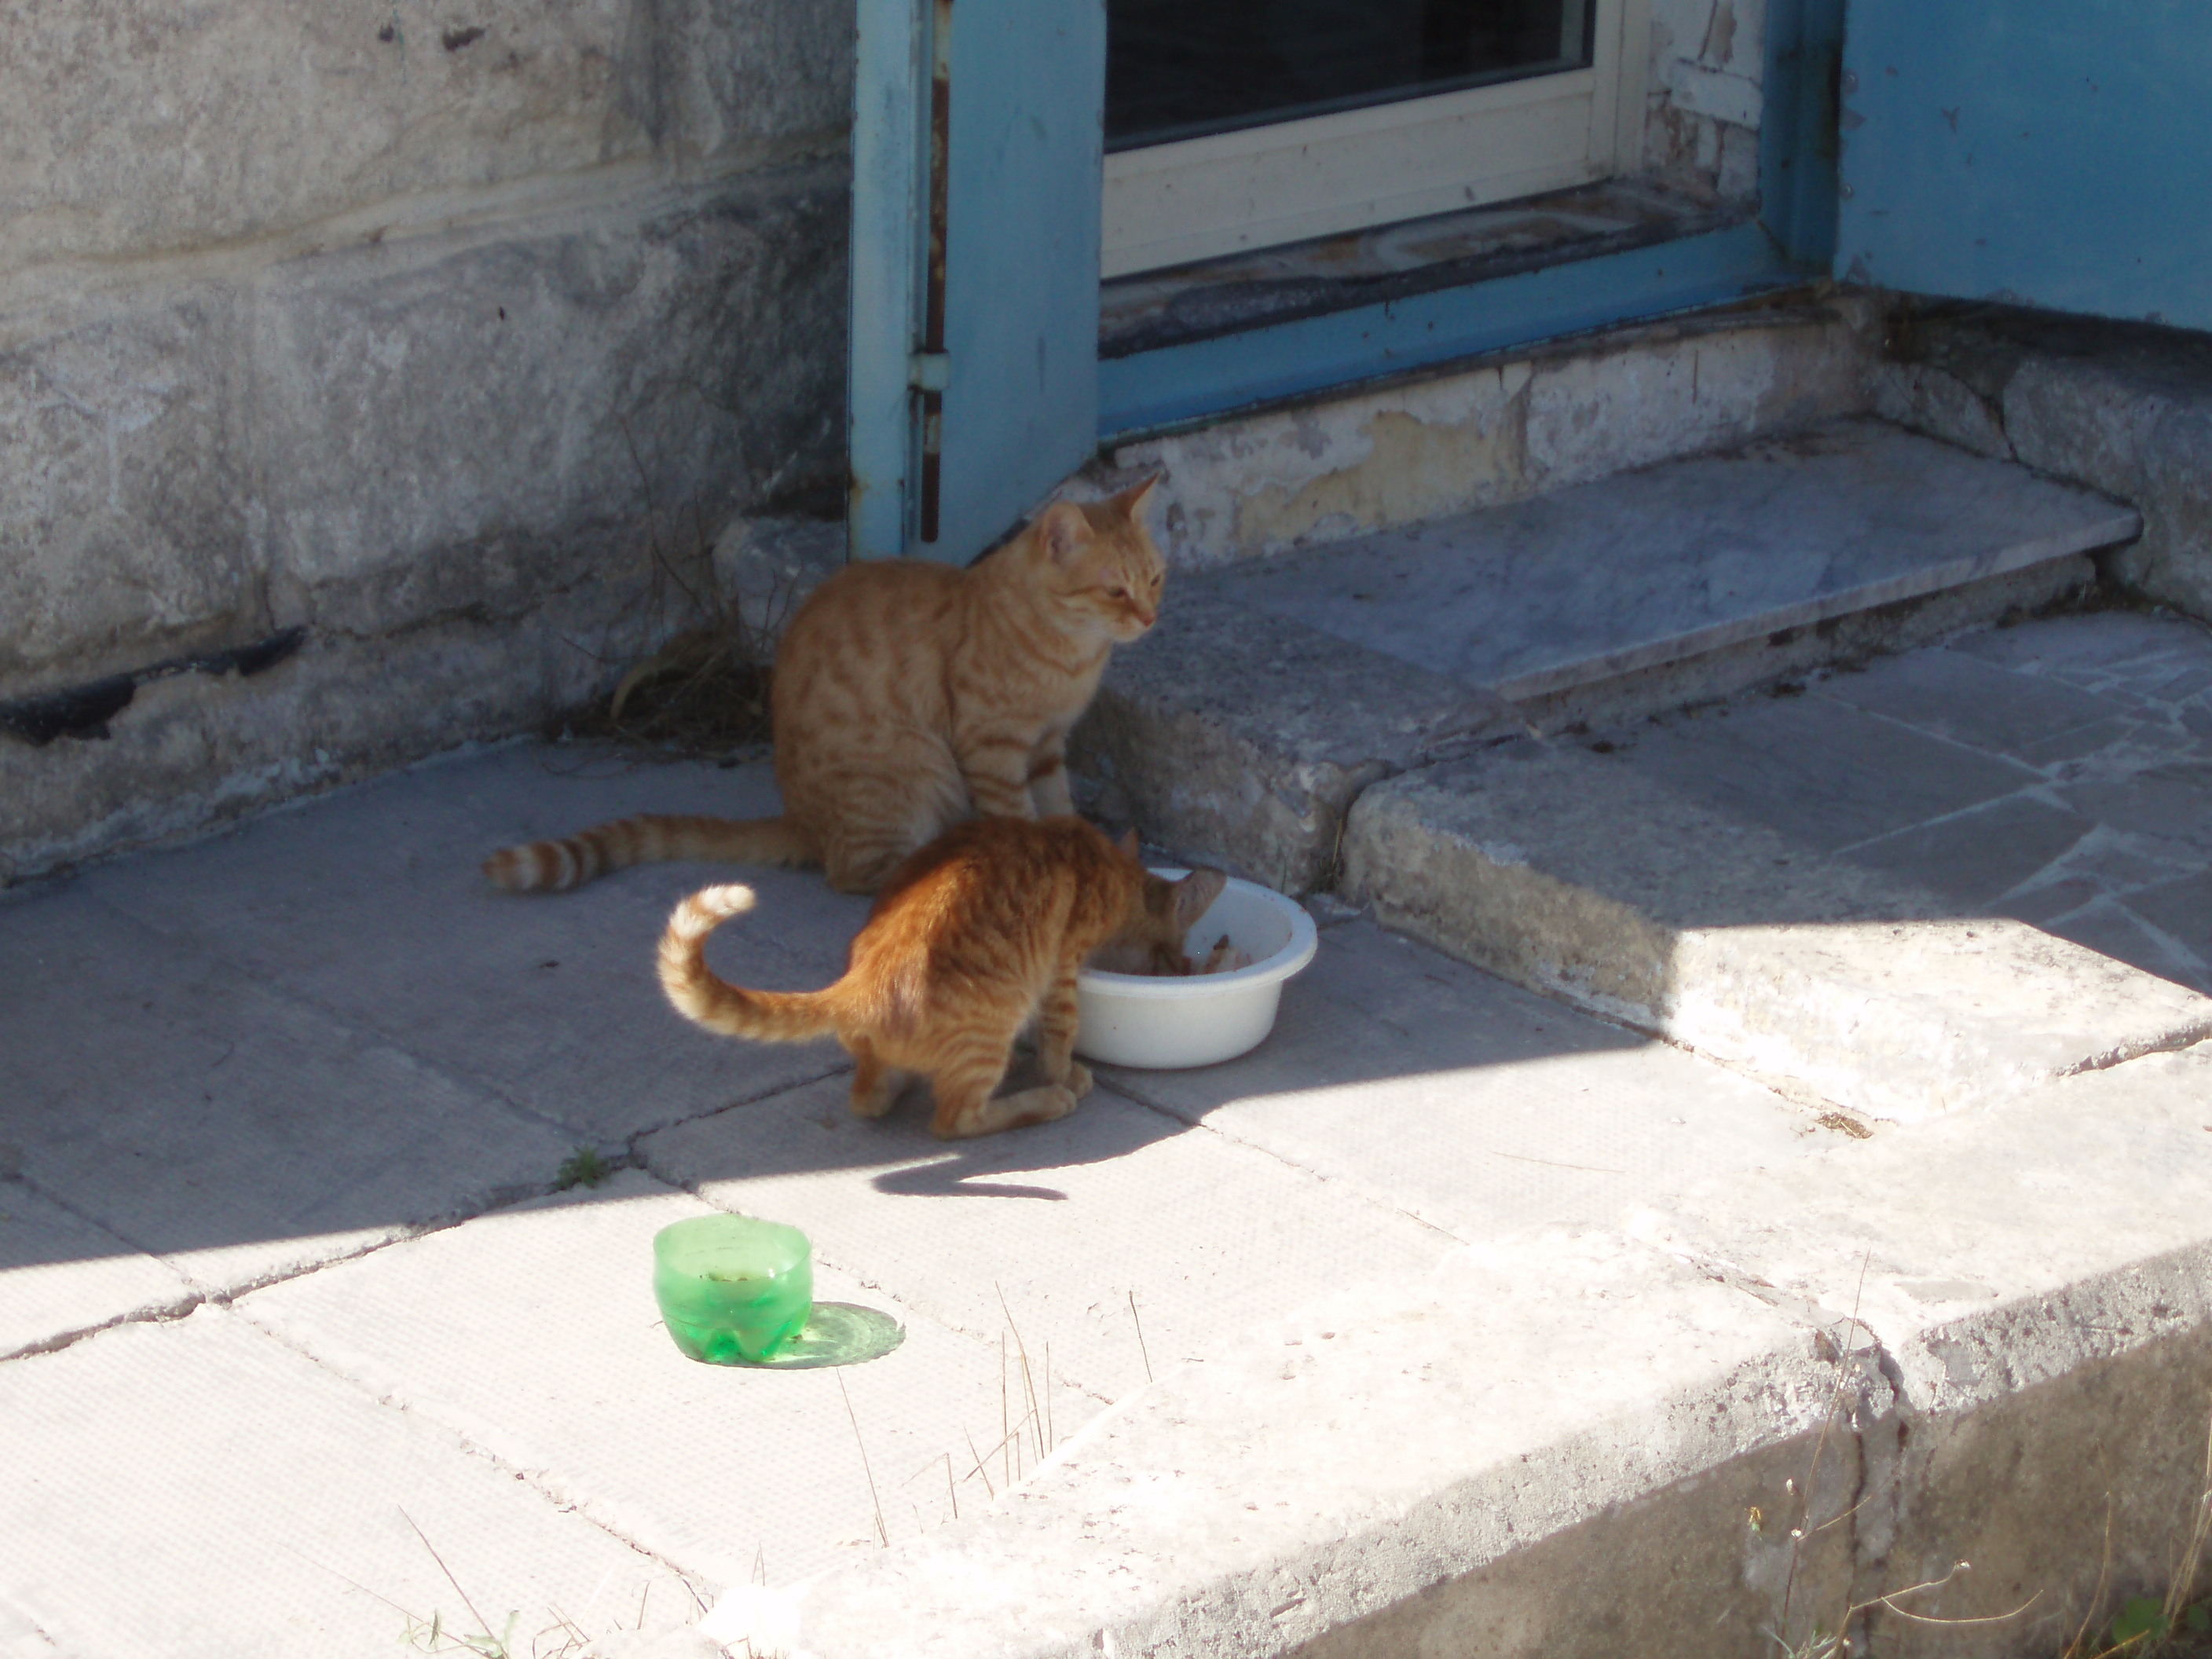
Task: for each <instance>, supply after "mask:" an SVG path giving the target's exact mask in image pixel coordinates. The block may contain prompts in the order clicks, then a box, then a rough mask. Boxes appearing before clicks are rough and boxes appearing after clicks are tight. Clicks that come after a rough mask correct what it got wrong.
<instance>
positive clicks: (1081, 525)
mask: <svg viewBox="0 0 2212 1659" xmlns="http://www.w3.org/2000/svg"><path fill="white" fill-rule="evenodd" d="M1037 541H1038V543H1039V544H1040V545H1042V547H1043V549H1044V550H1045V551H1046V552H1047V553H1048V554H1049V555H1051V556H1052V561H1053V562H1054V564H1066V563H1067V562H1068V561H1070V560H1071V559H1073V558H1074V557H1075V556H1076V555H1077V554H1079V553H1080V552H1081V551H1082V550H1084V549H1085V548H1086V547H1088V546H1090V545H1091V520H1090V517H1089V515H1088V514H1086V513H1085V512H1084V510H1083V509H1082V508H1081V507H1078V506H1077V505H1076V504H1075V503H1074V502H1073V501H1054V503H1053V504H1052V505H1051V506H1050V507H1047V508H1045V510H1044V511H1043V512H1042V513H1039V514H1038V515H1037Z"/></svg>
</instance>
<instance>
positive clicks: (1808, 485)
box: [1177, 419, 2142, 702]
mask: <svg viewBox="0 0 2212 1659" xmlns="http://www.w3.org/2000/svg"><path fill="white" fill-rule="evenodd" d="M2141 529H2142V520H2141V518H2140V516H2139V515H2138V514H2137V513H2136V511H2135V510H2134V509H2133V508H2132V507H2127V506H2125V505H2124V504H2121V503H2119V502H2116V501H2111V500H2108V499H2106V497H2104V496H2101V495H2097V494H2095V493H2093V492H2092V491H2090V490H2087V489H2081V488H2078V487H2075V486H2072V485H2068V484H2062V483H2055V482H2053V481H2051V480H2050V479H2047V478H2045V477H2039V475H2037V474H2035V473H2033V472H2030V471H2028V470H2027V469H2026V468H2025V467H2021V466H2017V465H2012V464H2010V463H2008V462H2004V461H1998V460H1993V459H1988V458H1986V457H1984V456H1978V455H1973V454H1970V453H1966V451H1963V450H1960V449H1955V448H1953V447H1951V446H1949V445H1948V444H1944V443H1940V442H1937V441H1934V440H1932V439H1929V438H1925V437H1920V436H1916V435H1912V434H1910V433H1906V432H1904V431H1900V430H1899V429H1898V428H1895V427H1892V426H1889V425H1887V424H1885V423H1884V422H1880V421H1876V420H1870V419H1850V420H1844V421H1838V422H1832V423H1830V424H1827V425H1825V426H1821V427H1817V428H1814V429H1812V430H1811V431H1809V432H1805V433H1801V434H1798V435H1795V436H1791V437H1785V438H1778V439H1773V440H1769V441H1762V442H1759V443H1755V444H1753V445H1750V446H1748V447H1744V448H1741V449H1738V450H1735V451H1731V452H1729V453H1721V454H1709V455H1699V456H1693V457H1690V458H1688V459H1681V460H1673V461H1666V462H1662V463H1660V464H1659V465H1655V466H1650V467H1645V468H1644V469H1641V470H1639V471H1632V472H1622V473H1618V474H1615V475H1614V476H1613V477H1607V478H1603V479H1600V480H1598V481H1597V482H1595V483H1585V484H1581V485H1577V486H1575V487H1573V488H1571V489H1562V490H1559V491H1556V492H1554V493H1553V494H1550V495H1541V496H1538V497H1535V498H1534V499H1531V500H1527V501H1517V502H1514V503H1511V504H1510V505H1506V506H1503V507H1491V508H1488V509H1486V510H1485V511H1482V512H1478V513H1467V514H1464V515H1462V516H1460V517H1456V518H1450V519H1443V520H1436V521H1434V522H1431V523H1428V524H1424V525H1415V526H1408V527H1406V528H1402V529H1395V530H1389V531H1384V532H1379V533H1377V534H1375V535H1371V536H1367V537H1363V538H1358V539H1356V540H1352V541H1346V542H1339V543H1335V544H1331V545H1329V546H1327V547H1324V548H1322V549H1318V550H1311V551H1308V552H1304V553H1298V554H1292V555H1285V556H1278V557H1275V558H1272V559H1268V560H1265V561H1255V562H1247V563H1245V564H1243V565H1240V566H1237V567H1236V568H1232V569H1230V570H1227V571H1224V572H1221V573H1218V574H1213V575H1210V576H1207V577H1204V578H1200V579H1198V580H1199V583H1200V584H1203V585H1206V586H1212V588H1214V589H1215V590H1216V591H1218V592H1220V593H1222V594H1224V595H1225V596H1231V597H1234V598H1236V599H1239V600H1241V601H1243V603H1245V604H1247V605H1252V606H1254V607H1256V608H1258V609H1261V610H1263V611H1268V612H1270V613H1272V614H1273V615H1275V616H1279V617H1285V618H1287V619H1291V620H1293V621H1296V622H1299V623H1304V624H1306V625H1307V626H1309V627H1312V628H1316V629H1321V630H1322V631H1323V632H1325V633H1328V634H1332V635H1336V636H1337V637H1339V638H1340V639H1343V640H1346V641H1351V642H1352V643H1355V644H1358V645H1362V646H1365V647H1369V648H1370V649H1371V650H1375V651H1378V652H1381V653H1385V654H1388V655H1390V656H1394V657H1397V658H1400V659H1403V660H1405V661H1407V662H1410V663H1413V664H1416V665H1419V666H1420V667H1422V668H1425V669H1427V670H1429V671H1431V672H1433V673H1437V674H1439V675H1442V676H1443V677H1444V678H1448V679H1450V680H1453V681H1455V682H1457V683H1458V684H1462V685H1466V686H1469V687H1473V688H1476V689H1479V690H1486V691H1489V692H1492V693H1493V694H1495V695H1497V696H1501V697H1504V698H1507V699H1509V700H1510V701H1513V702H1523V701H1527V700H1528V699H1532V698H1536V697H1541V696H1553V695H1556V694H1558V693H1559V692H1562V691H1565V690H1571V689H1573V688H1576V687H1578V686H1583V685H1588V684H1594V683H1595V682H1599V681H1602V680H1606V679H1609V678H1616V677H1618V676H1621V675H1625V674H1629V673H1633V672H1636V671H1639V670H1647V669H1650V668H1653V667H1656V666H1661V665H1666V664H1669V663H1674V662H1680V661H1683V660H1685V659H1689V658H1692V657H1697V656H1700V655H1703V654H1705V653H1710V652H1713V651H1717V650H1721V649H1723V648H1725V647H1729V646H1733V645H1739V644H1742V643H1744V642H1746V641H1754V640H1759V639H1763V638H1765V637H1767V636H1769V635H1774V634H1777V633H1782V632H1785V631H1787V630H1790V629H1803V628H1808V627H1812V626H1814V625H1817V624H1819V623H1826V622H1831V621H1832V620H1834V619H1836V618H1838V617H1847V616H1850V615H1853V614H1855V613H1857V612H1860V611H1869V610H1872V609H1874V608H1875V607H1877V606H1881V605H1893V604H1895V603H1897V602H1899V601H1900V600H1909V599H1920V598H1923V597H1924V596H1926V595H1929V594H1931V593H1936V592H1943V591H1945V590H1948V589H1951V588H1956V587H1960V586H1966V585H1967V584H1970V583H1974V582H1979V581H1983V580H1987V579H1989V578H1991V577H1995V576H2001V575H2004V574H2008V573H2011V572H2015V571H2020V570H2024V569H2027V568H2030V567H2033V566H2036V565H2040V564H2045V563H2048V562H2051V561H2054V560H2059V559H2063V558H2066V557H2069V556H2072V555H2076V554H2081V553H2084V552H2087V551H2090V550H2095V549H2099V548H2105V547H2111V546H2114V545H2117V544H2121V543H2124V542H2127V541H2130V540H2132V539H2133V538H2135V537H2136V535H2137V534H2138V533H2139V532H2140V531H2141ZM1194 585H1196V584H1194ZM1177 597H1178V599H1180V598H1182V597H1183V596H1182V595H1178V596H1177Z"/></svg>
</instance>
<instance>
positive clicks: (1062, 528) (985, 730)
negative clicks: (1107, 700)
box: [483, 478, 1166, 893]
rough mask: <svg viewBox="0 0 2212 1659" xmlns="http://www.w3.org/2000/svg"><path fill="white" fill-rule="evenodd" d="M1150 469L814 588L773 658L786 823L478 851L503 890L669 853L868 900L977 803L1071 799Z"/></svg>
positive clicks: (709, 823) (1151, 614) (1133, 575)
mask: <svg viewBox="0 0 2212 1659" xmlns="http://www.w3.org/2000/svg"><path fill="white" fill-rule="evenodd" d="M1153 482H1154V481H1153V480H1152V479H1149V478H1148V479H1146V481H1145V482H1144V483H1140V484H1139V485H1137V486H1136V487H1135V488H1134V489H1128V490H1125V491H1123V492H1122V493H1121V495H1115V496H1114V497H1112V498H1111V499H1110V500H1108V501H1099V502H1095V503H1091V504H1089V505H1078V504H1077V503H1075V502H1073V501H1060V502H1055V503H1054V505H1053V506H1051V507H1047V508H1046V509H1045V510H1044V511H1043V512H1042V513H1039V514H1038V515H1037V516H1036V519H1035V520H1033V521H1032V522H1031V523H1030V526H1028V527H1027V528H1026V529H1025V530H1024V531H1023V532H1022V533H1021V534H1020V535H1018V536H1017V537H1016V538H1014V539H1013V540H1012V542H1009V543H1008V544H1006V546H1004V547H1002V548H1000V549H999V550H998V551H996V552H994V553H993V554H992V555H991V556H989V557H987V558H986V559H984V560H982V561H981V562H980V563H977V564H975V565H973V566H971V567H970V568H968V569H966V570H957V569H954V568H951V566H948V565H942V564H933V563H929V562H926V561H921V560H908V559H886V560H877V561H871V562H866V563H862V564H854V565H849V566H848V567H847V568H845V569H843V570H841V571H839V572H838V573H837V574H836V575H835V576H833V577H831V578H830V579H829V580H828V581H826V582H824V583H823V585H822V586H820V587H819V588H817V590H815V592H814V594H813V595H812V597H811V598H810V599H808V600H807V601H806V603H805V605H802V606H800V607H799V615H798V616H797V617H794V618H793V620H792V623H791V627H790V629H789V631H788V632H787V633H786V634H785V635H784V639H783V643H782V645H781V647H780V648H779V650H778V652H777V653H776V662H775V678H774V681H773V686H772V690H771V693H770V702H771V705H772V707H771V716H772V720H773V722H774V726H775V781H776V787H777V788H778V789H779V790H780V791H781V793H782V796H783V811H782V814H781V816H780V817H772V818H755V819H750V820H735V819H729V818H707V817H659V816H652V817H635V818H624V819H622V820H620V821H619V822H617V823H605V824H601V825H599V827H598V828H597V829H586V830H585V831H584V832H583V834H581V835H580V836H573V837H571V838H570V839H568V840H567V841H556V842H532V844H530V845H528V846H524V847H509V848H503V849H501V851H499V852H497V853H495V854H492V856H491V857H490V858H489V859H488V860H485V863H484V866H483V868H484V874H485V875H486V876H488V877H489V878H490V879H491V880H492V881H493V882H494V883H495V884H497V885H499V886H501V887H506V888H510V889H515V890H532V889H541V888H551V889H565V888H570V887H574V886H576V885H578V884H580V883H582V882H586V881H589V880H591V879H592V878H593V877H594V876H598V875H600V874H602V873H604V872H606V871H609V870H618V869H621V868H623V867H624V866H628V865H632V864H642V863H647V862H650V861H653V860H664V859H728V860H737V861H740V862H750V863H757V864H820V865H821V866H823V868H824V869H825V870H827V871H828V872H829V884H830V885H831V886H832V887H835V888H836V889H838V890H840V891H842V892H848V893H867V892H873V891H874V890H876V889H877V888H878V887H879V886H881V885H882V884H883V882H884V878H885V877H886V876H887V875H889V874H890V871H891V869H892V867H893V866H896V864H897V863H898V861H899V860H901V859H902V858H904V857H906V855H907V854H909V853H911V852H913V851H914V850H915V848H919V847H921V846H922V845H923V844H924V843H925V842H928V841H930V840H931V839H932V838H933V837H934V836H937V835H938V834H939V832H940V831H941V830H943V829H945V828H947V827H948V826H949V825H951V824H954V823H959V822H960V821H961V820H962V819H963V818H966V817H969V816H970V814H971V813H975V812H981V813H984V814H987V815H993V816H997V817H1015V818H1034V817H1039V816H1040V815H1042V816H1050V815H1053V814H1056V813H1065V812H1071V811H1073V810H1074V805H1073V801H1072V800H1071V799H1070V798H1069V794H1068V788H1067V777H1066V772H1065V770H1064V769H1063V767H1062V758H1061V754H1062V749H1063V746H1064V745H1065V744H1066V738H1067V732H1068V728H1069V727H1071V726H1073V725H1074V724H1075V722H1076V720H1078V719H1079V717H1080V716H1081V714H1082V713H1083V711H1084V709H1085V707H1087V706H1088V705H1089V703H1090V702H1091V693H1092V692H1093V691H1095V690H1097V688H1098V677H1099V675H1100V674H1102V673H1103V672H1104V671H1105V667H1106V659H1107V657H1108V655H1109V653H1111V651H1112V650H1113V648H1114V647H1115V645H1117V644H1121V645H1126V644H1127V643H1128V642H1129V641H1132V640H1135V639H1137V638H1139V637H1140V636H1141V635H1143V634H1144V633H1145V632H1146V629H1149V628H1151V627H1152V623H1153V622H1154V620H1155V619H1156V618H1157V617H1158V615H1159V605H1160V590H1161V586H1162V585H1163V583H1164V580H1165V578H1166V565H1165V562H1164V561H1163V560H1162V558H1161V557H1160V551H1159V549H1158V547H1156V546H1154V545H1153V544H1152V537H1151V535H1150V534H1149V533H1148V532H1146V528H1145V525H1144V520H1143V519H1142V517H1141V516H1140V509H1141V508H1142V507H1143V505H1144V501H1145V498H1146V495H1149V494H1150V493H1151V490H1152V483H1153Z"/></svg>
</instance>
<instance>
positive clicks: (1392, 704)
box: [1068, 574, 1524, 893]
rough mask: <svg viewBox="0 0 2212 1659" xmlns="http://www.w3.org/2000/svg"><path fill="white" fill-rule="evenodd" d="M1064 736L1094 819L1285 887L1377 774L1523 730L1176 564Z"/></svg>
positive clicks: (1318, 853)
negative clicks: (1136, 643)
mask: <svg viewBox="0 0 2212 1659" xmlns="http://www.w3.org/2000/svg"><path fill="white" fill-rule="evenodd" d="M1170 593H1171V596H1170V601H1169V603H1168V604H1167V605H1165V606H1164V608H1163V609H1162V611H1161V613H1160V621H1159V623H1158V626H1157V627H1156V628H1155V629H1153V630H1152V634H1151V635H1148V636H1147V637H1146V641H1145V644H1144V647H1143V648H1142V649H1141V650H1135V651H1121V652H1116V653H1115V655H1114V660H1113V661H1112V663H1111V664H1109V666H1108V668H1107V671H1106V677H1105V678H1104V680H1103V683H1102V684H1100V687H1099V690H1098V696H1097V700H1096V701H1095V702H1093V703H1092V705H1091V710H1090V712H1089V713H1088V714H1086V715H1085V717H1084V719H1083V720H1082V722H1081V723H1080V724H1079V726H1077V727H1076V728H1075V731H1074V732H1073V734H1072V735H1071V738H1070V742H1069V750H1068V753H1069V763H1070V765H1071V767H1072V768H1073V769H1074V770H1076V771H1077V772H1078V773H1079V774H1081V775H1082V777H1083V779H1084V780H1085V781H1086V783H1087V784H1088V786H1089V787H1091V789H1093V790H1096V791H1097V804H1098V806H1099V808H1100V809H1101V810H1102V811H1104V812H1106V813H1107V814H1108V815H1109V816H1111V817H1118V818H1121V819H1124V820H1134V821H1135V822H1138V823H1141V824H1143V825H1144V827H1145V834H1146V837H1147V838H1148V839H1150V840H1152V841H1156V842H1161V843H1163V844H1164V845H1166V846H1168V847H1170V848H1176V849H1178V850H1179V851H1182V852H1186V853H1203V854H1206V855H1207V856H1208V857H1209V858H1211V859H1212V860H1215V861H1217V862H1219V861H1224V860H1225V861H1227V862H1229V863H1231V864H1233V865H1234V866H1236V867H1237V871H1238V872H1240V873H1243V874H1248V875H1249V876H1251V877H1252V878H1254V879H1255V880H1258V881H1261V882H1264V883H1266V884H1267V885H1269V886H1271V887H1274V888H1277V889H1279V890H1281V891H1283V892H1286V893H1303V892H1305V891H1307V890H1310V889H1312V888H1314V887H1316V886H1318V885H1321V884H1324V883H1325V882H1326V881H1327V880H1328V878H1329V875H1330V873H1331V872H1332V871H1333V869H1334V865H1335V859H1336V850H1337V841H1338V838H1339V836H1340V834H1341V833H1342V830H1343V825H1344V813H1345V811H1346V808H1348V807H1349V806H1350V805H1351V804H1352V800H1353V799H1354V798H1356V797H1357V796H1358V793H1359V792H1360V791H1361V790H1362V789H1364V788H1365V787H1367V786H1368V785H1369V784H1370V783H1372V782H1374V781H1376V779H1378V778H1384V777H1389V776H1390V775H1392V774H1394V773H1396V772H1401V771H1403V770H1405V769H1407V768H1408V767H1413V766H1422V765H1426V764H1428V763H1431V762H1432V761H1437V760H1442V759H1444V758H1447V757H1450V756H1454V755H1462V754H1466V753H1468V752H1470V751H1472V750H1474V749H1476V748H1479V747H1480V745H1481V744H1484V743H1486V742H1490V741H1494V740H1495V739H1497V738H1499V737H1501V736H1508V735H1510V734H1512V733H1514V732H1519V731H1521V730H1522V729H1523V726H1524V722H1523V721H1522V720H1521V718H1520V716H1519V715H1518V714H1516V713H1515V712H1514V711H1513V710H1512V709H1511V708H1509V707H1507V706H1506V705H1505V704H1504V703H1503V702H1500V701H1499V700H1498V699H1497V698H1495V697H1492V696H1488V695H1486V694H1485V693H1481V692H1479V691H1475V690H1470V689H1469V688H1468V687H1466V686H1463V685H1459V684H1454V683H1453V682H1451V681H1449V680H1448V679H1446V678H1443V676H1441V675H1438V674H1436V673H1433V672H1431V671H1428V670H1425V669H1423V668H1419V667H1416V666H1414V665H1411V664H1409V663H1407V662H1405V661H1403V660H1402V659H1399V658H1396V657H1393V656H1390V655H1388V654H1386V653H1382V652H1376V651H1370V650H1368V649H1365V648H1364V647H1360V646H1357V645H1352V644H1348V643H1346V641H1344V640H1342V639H1340V638H1338V637H1336V636H1334V635H1331V634H1329V633H1328V632H1326V631H1324V630H1322V629H1316V628H1311V627H1309V626H1307V625H1306V624H1305V623H1303V622H1298V621H1294V620H1290V619H1286V618H1283V617H1274V616H1271V615H1268V614H1266V613H1264V612H1260V611H1255V610H1253V609H1252V607H1250V606H1249V605H1243V604H1241V603H1238V602H1236V601H1235V600H1233V599H1225V597H1223V596H1222V595H1221V594H1220V593H1218V592H1214V591H1212V590H1211V589H1209V588H1208V586H1206V581H1205V580H1204V579H1202V578H1192V577H1187V576H1184V575H1182V574H1178V575H1177V576H1176V578H1175V580H1174V582H1173V584H1172V586H1171V590H1170Z"/></svg>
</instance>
